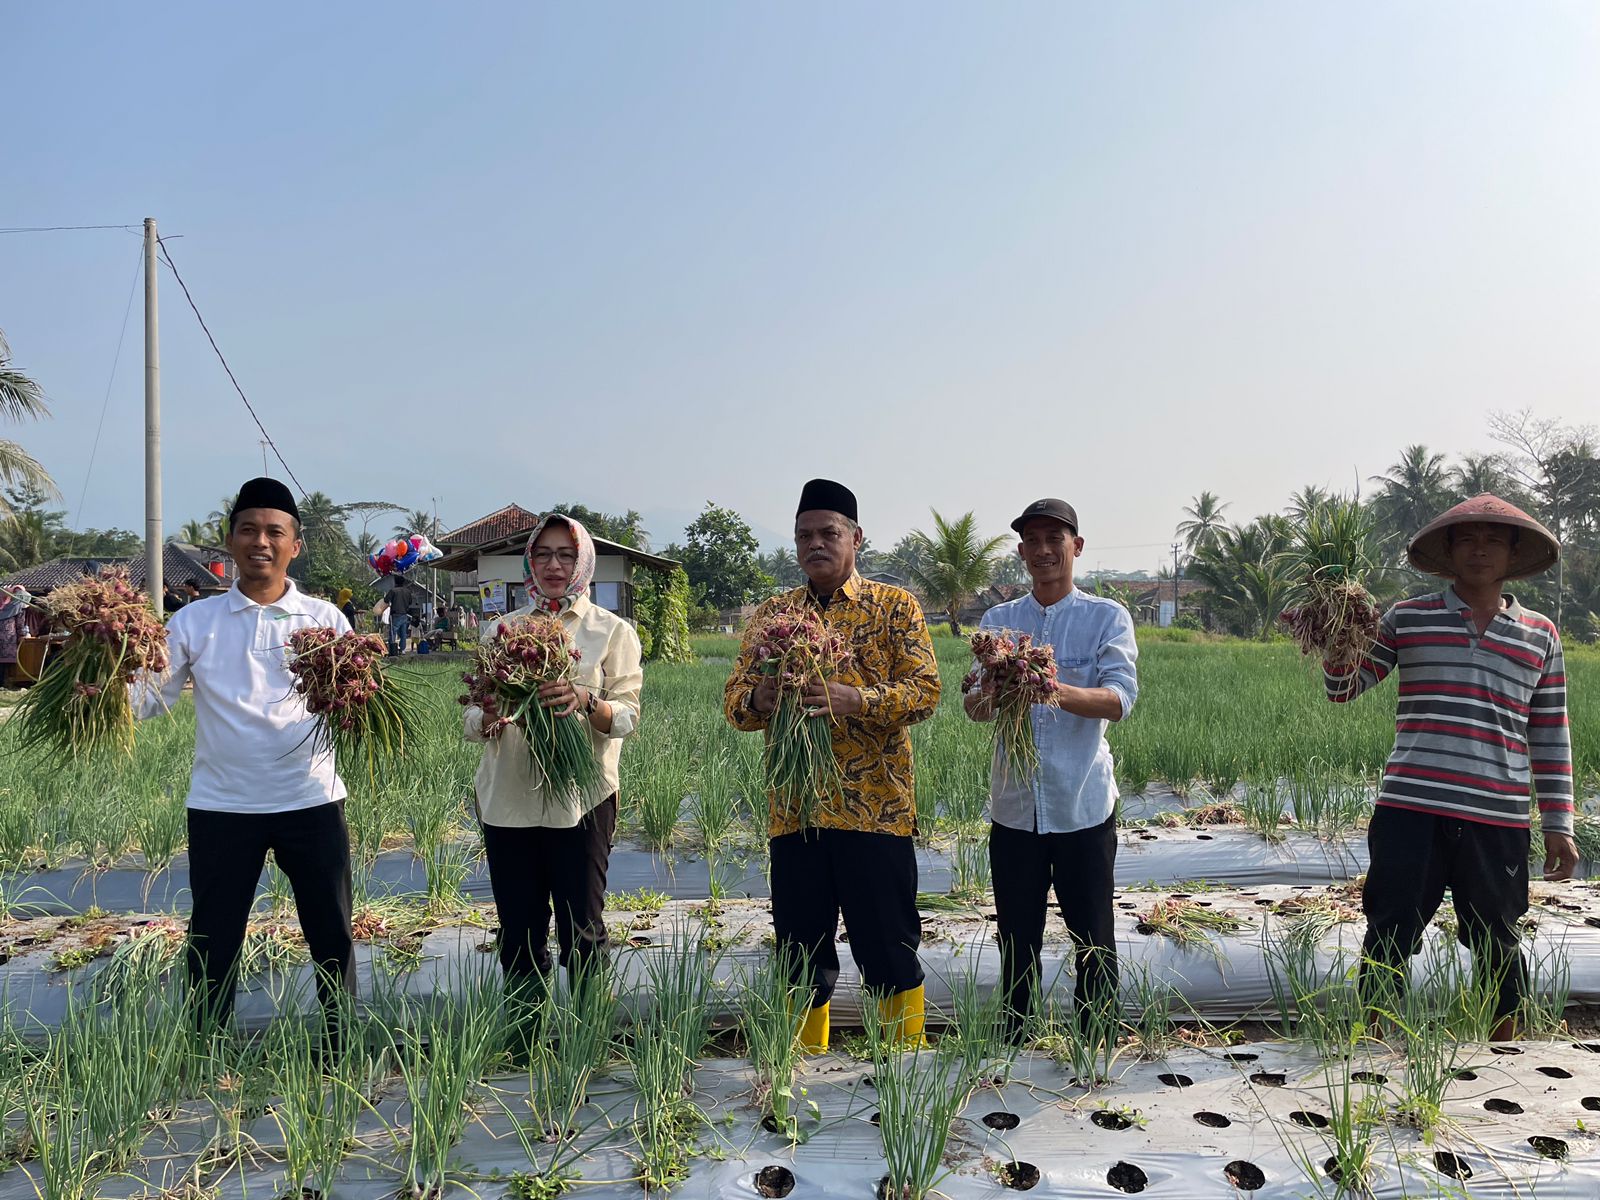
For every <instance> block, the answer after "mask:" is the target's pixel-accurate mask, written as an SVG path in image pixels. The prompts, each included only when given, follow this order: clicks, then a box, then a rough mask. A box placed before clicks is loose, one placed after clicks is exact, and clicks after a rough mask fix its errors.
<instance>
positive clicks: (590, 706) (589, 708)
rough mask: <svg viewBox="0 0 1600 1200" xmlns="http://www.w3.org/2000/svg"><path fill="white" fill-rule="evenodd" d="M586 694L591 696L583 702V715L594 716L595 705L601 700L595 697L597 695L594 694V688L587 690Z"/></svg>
mask: <svg viewBox="0 0 1600 1200" xmlns="http://www.w3.org/2000/svg"><path fill="white" fill-rule="evenodd" d="M585 694H586V695H587V696H588V697H589V698H588V699H587V700H585V701H584V702H583V715H584V716H586V717H592V716H594V706H595V705H596V704H598V703H599V701H598V700H596V699H595V695H594V692H593V690H592V689H591V690H590V691H588V692H586V693H585Z"/></svg>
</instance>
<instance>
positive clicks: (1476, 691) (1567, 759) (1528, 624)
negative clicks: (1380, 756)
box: [1325, 494, 1578, 1040]
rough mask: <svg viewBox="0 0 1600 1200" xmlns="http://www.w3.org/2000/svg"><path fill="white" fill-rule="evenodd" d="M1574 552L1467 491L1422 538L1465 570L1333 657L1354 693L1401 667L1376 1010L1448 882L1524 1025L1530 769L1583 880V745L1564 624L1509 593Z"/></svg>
mask: <svg viewBox="0 0 1600 1200" xmlns="http://www.w3.org/2000/svg"><path fill="white" fill-rule="evenodd" d="M1559 553H1560V546H1559V545H1558V544H1557V542H1556V539H1555V538H1554V536H1552V535H1551V533H1550V531H1549V530H1547V529H1545V527H1544V526H1543V525H1541V524H1539V522H1537V521H1535V520H1534V519H1533V518H1532V517H1530V516H1528V514H1527V513H1525V512H1523V511H1522V510H1521V509H1519V508H1517V507H1516V506H1514V505H1511V504H1507V503H1506V502H1505V501H1504V500H1501V499H1500V498H1499V497H1497V496H1491V495H1487V494H1485V495H1482V496H1476V497H1474V498H1473V499H1471V500H1466V501H1463V502H1462V503H1461V504H1458V505H1456V506H1455V507H1454V508H1452V509H1450V510H1449V511H1448V512H1446V513H1444V514H1443V515H1442V516H1440V517H1439V518H1437V519H1436V520H1434V521H1433V522H1432V523H1431V524H1429V525H1428V526H1427V527H1426V528H1425V529H1423V530H1422V532H1420V533H1419V534H1417V536H1416V537H1415V538H1413V539H1412V541H1411V545H1410V546H1409V547H1408V548H1407V556H1408V557H1409V559H1410V560H1411V565H1412V566H1414V567H1416V568H1417V569H1418V570H1420V571H1426V572H1428V573H1429V574H1433V575H1441V576H1444V577H1445V578H1447V579H1449V580H1450V581H1451V582H1450V584H1449V586H1447V587H1446V588H1445V589H1444V591H1442V592H1435V593H1433V594H1432V595H1428V596H1418V597H1415V598H1413V599H1410V600H1402V601H1400V602H1399V603H1398V604H1396V605H1395V606H1394V607H1393V608H1391V609H1390V610H1389V611H1388V612H1387V613H1385V614H1384V617H1383V622H1382V625H1381V627H1380V630H1379V634H1378V640H1377V641H1376V642H1375V643H1374V644H1373V646H1372V648H1371V650H1370V651H1369V653H1368V656H1367V658H1366V659H1365V660H1364V661H1363V662H1362V663H1361V664H1360V666H1359V667H1358V668H1350V669H1348V670H1346V671H1336V670H1331V669H1326V668H1325V681H1326V685H1327V692H1328V699H1330V700H1332V701H1334V702H1335V703H1344V702H1346V701H1348V700H1350V699H1352V698H1353V697H1355V696H1357V695H1360V694H1361V693H1362V692H1364V691H1366V690H1367V689H1368V688H1370V687H1373V686H1375V685H1377V684H1378V683H1380V682H1381V681H1382V680H1383V679H1384V677H1385V676H1387V675H1388V674H1389V672H1390V671H1393V670H1395V669H1396V668H1398V669H1399V672H1400V704H1399V709H1398V711H1397V713H1396V716H1395V743H1394V751H1393V753H1392V754H1390V756H1389V763H1388V766H1387V767H1385V769H1384V777H1383V786H1382V788H1381V789H1380V791H1379V793H1378V801H1377V809H1376V811H1375V812H1374V813H1373V817H1372V824H1371V826H1370V827H1369V829H1368V832H1367V845H1368V847H1369V849H1370V852H1371V859H1372V862H1371V866H1370V868H1369V870H1368V872H1367V882H1366V887H1365V889H1364V890H1363V893H1362V909H1363V911H1364V912H1365V913H1366V917H1367V935H1366V941H1365V943H1364V945H1363V947H1362V950H1363V954H1364V961H1363V962H1362V965H1361V975H1360V990H1361V994H1362V998H1363V1001H1364V1003H1366V1004H1367V1005H1368V1007H1369V1008H1372V1007H1377V1006H1379V1005H1381V1004H1382V1003H1383V1002H1384V999H1385V997H1387V998H1388V999H1390V1000H1392V999H1393V998H1394V997H1395V996H1396V995H1397V994H1398V990H1399V989H1400V988H1402V987H1403V986H1404V980H1405V972H1406V968H1407V963H1408V961H1409V959H1410V958H1411V956H1412V955H1414V954H1415V953H1416V952H1417V950H1418V949H1420V948H1421V945H1422V935H1423V931H1424V930H1425V929H1426V928H1427V925H1428V922H1429V921H1431V920H1432V919H1433V915H1434V913H1435V912H1436V911H1438V908H1439V904H1440V902H1441V901H1442V900H1443V899H1444V893H1445V889H1446V888H1449V889H1450V892H1451V895H1452V896H1453V898H1454V901H1455V910H1456V922H1457V927H1458V929H1459V931H1460V933H1459V936H1460V939H1461V942H1462V944H1463V945H1464V946H1467V947H1469V948H1470V949H1471V950H1472V953H1473V960H1474V964H1475V969H1476V971H1477V973H1478V978H1479V980H1480V983H1483V984H1485V985H1487V986H1490V987H1494V988H1496V989H1497V995H1496V999H1495V1008H1494V1017H1495V1026H1494V1030H1493V1033H1492V1035H1491V1036H1492V1037H1493V1038H1494V1039H1495V1040H1506V1039H1509V1038H1511V1037H1512V1036H1514V1033H1515V1016H1516V1012H1517V1009H1518V1007H1519V1006H1520V1005H1521V1002H1522V997H1523V995H1524V993H1525V991H1526V988H1527V967H1526V965H1525V963H1524V962H1523V958H1522V950H1521V947H1520V943H1519V938H1518V933H1517V920H1518V918H1520V917H1521V916H1522V915H1523V914H1524V913H1525V912H1527V911H1528V840H1529V839H1528V801H1529V782H1530V778H1531V781H1532V785H1533V790H1534V791H1535V792H1536V793H1537V796H1538V800H1539V816H1540V821H1541V823H1542V824H1543V827H1544V841H1545V851H1546V856H1545V864H1544V872H1545V878H1546V879H1552V880H1555V879H1570V878H1572V872H1573V870H1574V869H1575V868H1576V866H1577V863H1578V849H1577V844H1576V843H1575V842H1574V841H1573V838H1572V816H1573V804H1572V750H1571V743H1570V739H1569V736H1568V730H1567V686H1566V672H1565V669H1564V667H1563V665H1562V657H1561V636H1560V634H1559V633H1558V631H1557V630H1556V627H1555V625H1554V623H1552V622H1551V621H1550V620H1549V619H1548V618H1546V617H1543V616H1540V615H1539V614H1538V613H1535V612H1531V611H1529V610H1528V609H1525V608H1523V607H1522V606H1521V605H1520V604H1518V603H1517V601H1516V599H1515V597H1513V596H1510V595H1508V594H1504V593H1503V592H1502V585H1503V584H1504V583H1505V581H1506V580H1508V579H1520V578H1523V577H1525V576H1528V575H1536V574H1538V573H1539V572H1541V571H1544V570H1546V569H1547V568H1549V567H1550V566H1551V565H1552V564H1554V562H1555V561H1556V557H1557V555H1558V554H1559Z"/></svg>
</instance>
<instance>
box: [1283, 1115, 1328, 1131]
mask: <svg viewBox="0 0 1600 1200" xmlns="http://www.w3.org/2000/svg"><path fill="white" fill-rule="evenodd" d="M1289 1120H1291V1121H1293V1122H1294V1123H1295V1124H1296V1125H1300V1126H1303V1127H1304V1128H1306V1129H1326V1128H1327V1127H1328V1118H1327V1117H1325V1116H1323V1115H1322V1114H1321V1113H1319V1112H1301V1111H1296V1112H1292V1113H1290V1114H1289Z"/></svg>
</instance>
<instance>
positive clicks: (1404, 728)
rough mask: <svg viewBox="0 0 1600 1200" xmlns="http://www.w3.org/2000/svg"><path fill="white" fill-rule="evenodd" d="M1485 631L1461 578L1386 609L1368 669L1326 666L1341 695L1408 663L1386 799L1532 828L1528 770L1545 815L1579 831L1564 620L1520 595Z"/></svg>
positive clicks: (1350, 695) (1333, 695) (1552, 827)
mask: <svg viewBox="0 0 1600 1200" xmlns="http://www.w3.org/2000/svg"><path fill="white" fill-rule="evenodd" d="M1505 603H1506V607H1505V608H1503V609H1501V611H1500V612H1499V613H1497V614H1495V617H1494V619H1493V620H1492V621H1490V622H1489V627H1488V628H1487V629H1486V630H1484V632H1483V634H1482V636H1479V635H1478V633H1477V632H1476V630H1475V629H1474V627H1473V623H1472V612H1471V609H1470V608H1469V607H1468V606H1467V604H1466V602H1465V601H1463V600H1462V599H1461V597H1459V596H1457V595H1456V592H1455V589H1454V588H1453V587H1450V588H1446V589H1445V590H1444V591H1443V592H1442V593H1436V594H1434V595H1431V596H1418V597H1416V598H1415V599H1411V600H1402V601H1400V603H1398V604H1396V605H1395V606H1394V607H1393V608H1391V609H1390V610H1389V611H1388V612H1386V613H1385V614H1384V615H1383V621H1382V624H1381V626H1380V628H1379V633H1378V640H1377V641H1376V642H1374V643H1373V646H1372V649H1371V650H1370V651H1369V653H1368V656H1367V658H1366V659H1364V660H1363V661H1362V662H1361V664H1360V666H1359V668H1357V667H1351V668H1348V669H1346V670H1344V671H1331V670H1326V669H1325V670H1324V682H1325V683H1326V686H1327V690H1328V699H1330V700H1332V701H1334V702H1335V703H1344V702H1345V701H1348V700H1351V699H1354V698H1355V697H1356V696H1359V695H1360V694H1361V693H1362V692H1364V691H1366V690H1367V689H1368V688H1370V687H1375V686H1376V685H1377V684H1379V683H1381V682H1382V681H1383V679H1384V677H1385V676H1386V675H1388V674H1389V672H1390V671H1393V670H1395V669H1396V668H1397V667H1398V668H1399V672H1400V704H1399V708H1398V710H1397V711H1396V714H1395V739H1394V753H1392V754H1391V755H1390V756H1389V764H1388V766H1387V767H1385V768H1384V772H1383V787H1382V788H1381V789H1380V790H1379V792H1378V803H1379V804H1388V805H1392V806H1393V807H1395V808H1411V809H1417V810H1418V811H1421V812H1431V813H1438V814H1439V815H1440V816H1446V817H1457V818H1459V819H1461V820H1464V821H1481V822H1483V823H1484V824H1487V825H1504V826H1509V827H1512V828H1519V829H1520V828H1525V827H1526V826H1527V824H1528V795H1529V781H1530V778H1531V780H1532V784H1533V788H1534V790H1535V792H1536V793H1537V795H1538V798H1539V819H1540V821H1541V822H1542V823H1543V825H1544V828H1545V829H1547V830H1549V831H1550V832H1552V833H1571V832H1572V744H1571V739H1570V736H1569V733H1568V729H1567V676H1566V669H1565V666H1564V665H1563V662H1562V657H1561V635H1560V633H1559V632H1558V631H1557V630H1556V627H1555V625H1554V624H1553V623H1552V622H1551V621H1550V620H1549V619H1547V618H1545V617H1542V616H1540V615H1539V614H1538V613H1536V612H1530V611H1529V610H1528V609H1525V608H1523V607H1522V606H1521V605H1520V604H1518V603H1517V601H1516V599H1515V598H1514V597H1512V596H1507V597H1506V598H1505Z"/></svg>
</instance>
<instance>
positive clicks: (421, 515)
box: [394, 508, 440, 542]
mask: <svg viewBox="0 0 1600 1200" xmlns="http://www.w3.org/2000/svg"><path fill="white" fill-rule="evenodd" d="M439 532H440V530H439V519H438V518H437V517H435V516H434V515H433V514H432V513H431V512H429V511H428V510H427V509H425V508H413V509H412V510H411V511H410V512H408V513H406V515H405V519H404V520H402V521H401V522H400V524H398V525H396V526H395V527H394V536H395V537H397V538H408V537H410V536H411V535H412V534H413V533H420V534H421V535H422V536H423V537H425V538H427V539H428V540H429V541H430V542H431V541H432V540H433V539H434V538H436V537H438V536H439Z"/></svg>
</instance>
